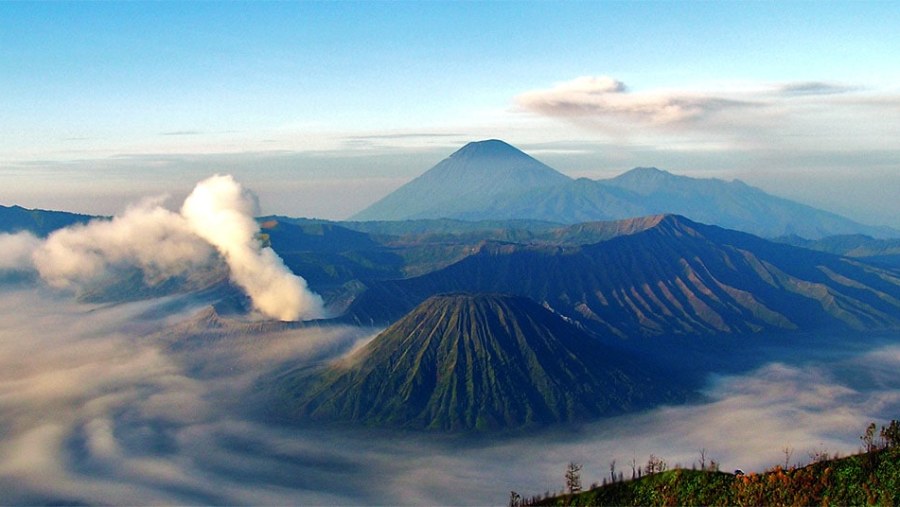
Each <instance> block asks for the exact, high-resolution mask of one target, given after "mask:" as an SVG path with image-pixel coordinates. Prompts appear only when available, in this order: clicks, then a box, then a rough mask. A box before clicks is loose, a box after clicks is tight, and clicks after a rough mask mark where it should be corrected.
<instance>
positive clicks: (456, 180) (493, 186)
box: [353, 139, 571, 220]
mask: <svg viewBox="0 0 900 507" xmlns="http://www.w3.org/2000/svg"><path fill="white" fill-rule="evenodd" d="M570 181H571V179H570V178H569V177H568V176H566V175H564V174H562V173H560V172H557V171H556V170H555V169H553V168H551V167H549V166H547V165H546V164H544V163H542V162H540V161H538V160H536V159H535V158H533V157H531V156H529V155H527V154H525V153H523V152H522V151H520V150H519V149H517V148H515V147H514V146H512V145H510V144H508V143H505V142H503V141H500V140H498V139H490V140H486V141H477V142H472V143H469V144H466V145H465V146H463V147H462V148H460V149H459V150H457V151H456V152H454V153H453V154H451V155H450V156H449V157H447V158H445V159H444V160H442V161H441V162H439V163H438V164H437V165H435V166H434V167H432V168H431V169H429V170H428V171H426V172H425V173H423V174H422V175H420V176H419V177H417V178H415V179H414V180H412V181H410V182H409V183H407V184H406V185H403V186H402V187H400V188H399V189H397V190H396V191H394V192H393V193H391V194H389V195H388V196H387V197H385V198H384V199H382V200H380V201H378V202H376V203H375V204H373V205H372V206H370V207H368V208H367V209H365V210H363V211H361V212H360V213H358V214H357V215H356V216H354V217H353V218H354V219H355V220H408V219H417V218H466V215H467V214H468V213H471V212H472V210H484V209H487V208H489V207H490V206H491V205H492V204H493V203H494V202H495V200H496V199H498V198H499V197H501V196H504V195H516V194H520V193H522V192H527V191H528V190H531V189H535V188H547V187H555V186H559V185H563V184H566V183H568V182H570Z"/></svg>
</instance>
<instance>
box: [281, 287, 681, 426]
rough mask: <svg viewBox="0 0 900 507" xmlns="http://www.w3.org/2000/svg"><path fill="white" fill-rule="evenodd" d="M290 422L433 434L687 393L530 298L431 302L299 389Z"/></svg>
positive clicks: (290, 382)
mask: <svg viewBox="0 0 900 507" xmlns="http://www.w3.org/2000/svg"><path fill="white" fill-rule="evenodd" d="M282 385H285V386H298V385H299V386H302V388H301V389H297V391H296V393H297V395H296V398H294V399H288V400H281V401H280V402H279V404H280V405H284V406H285V407H286V408H288V410H290V411H292V412H293V413H292V415H293V416H297V415H300V416H305V417H310V418H313V419H327V420H344V421H352V422H357V423H362V424H377V425H389V426H402V427H414V428H429V429H439V430H471V429H478V430H488V429H502V428H517V427H527V426H533V425H541V424H546V423H553V422H564V421H577V420H587V419H591V418H594V417H600V416H605V415H612V414H618V413H622V412H626V411H629V410H633V409H636V408H640V407H646V406H649V405H652V404H654V403H656V402H660V401H677V400H679V399H683V393H678V392H675V391H670V390H669V388H667V387H666V388H660V387H659V386H665V385H667V384H666V382H664V381H663V380H662V378H661V376H660V375H658V374H654V373H652V372H650V371H649V370H648V369H646V368H644V367H641V366H640V365H639V361H636V360H635V359H634V358H632V357H631V356H630V355H627V354H625V353H624V352H620V351H617V350H615V349H614V348H612V347H610V346H609V345H608V344H605V343H604V342H602V341H600V340H598V339H596V338H594V337H592V336H590V335H587V334H586V333H585V332H583V331H581V330H579V329H578V328H576V327H575V326H574V325H572V324H569V323H568V322H566V321H565V320H563V318H562V317H560V316H559V315H557V314H555V313H553V312H551V311H550V310H547V309H546V308H544V307H543V306H541V305H539V304H538V303H536V302H534V301H532V300H531V299H528V298H524V297H516V296H505V295H496V294H488V295H485V294H448V295H438V296H433V297H431V298H429V299H427V300H426V301H424V302H423V303H421V304H420V305H419V306H418V307H416V308H415V309H414V310H413V311H411V312H410V313H409V314H407V315H406V316H405V317H403V318H402V319H400V320H399V321H397V322H396V323H395V324H393V325H392V326H390V327H389V328H388V329H386V330H385V331H384V332H383V333H381V334H380V335H378V336H377V337H376V338H374V339H373V340H372V341H371V342H369V344H368V345H367V346H366V347H365V348H364V349H362V350H360V351H359V352H358V353H357V355H355V356H354V357H353V358H352V359H351V360H348V361H344V362H339V363H336V364H334V365H332V366H331V367H329V368H328V369H326V370H325V371H323V372H321V373H319V374H317V375H315V376H313V377H311V378H308V379H307V380H306V382H305V383H304V382H302V381H301V382H298V379H297V377H294V376H292V375H288V376H286V377H285V378H283V379H282Z"/></svg>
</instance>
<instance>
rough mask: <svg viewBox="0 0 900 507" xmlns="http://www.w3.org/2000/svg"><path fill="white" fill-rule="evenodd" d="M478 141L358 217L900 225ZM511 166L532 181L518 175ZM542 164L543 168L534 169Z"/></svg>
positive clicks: (815, 229) (824, 230)
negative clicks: (558, 164)
mask: <svg viewBox="0 0 900 507" xmlns="http://www.w3.org/2000/svg"><path fill="white" fill-rule="evenodd" d="M480 143H483V144H479V143H469V144H467V145H466V146H464V147H463V148H461V149H460V150H458V151H457V152H455V153H453V154H452V155H450V156H449V157H447V158H446V159H444V160H443V161H441V162H439V163H438V164H437V165H436V166H434V167H433V168H431V169H429V170H428V171H426V172H425V173H423V174H422V175H420V176H419V177H417V178H415V179H413V180H412V181H410V182H409V183H407V184H406V185H403V186H401V187H400V188H399V189H397V190H396V191H394V192H392V193H390V194H388V195H387V196H385V197H384V198H383V199H381V200H380V201H378V202H377V203H375V204H373V205H372V206H370V207H368V208H366V209H365V210H363V211H361V212H359V213H357V214H356V215H354V216H353V217H351V219H352V220H408V219H420V218H432V219H436V218H448V219H463V220H486V219H494V220H496V219H522V220H538V221H547V222H557V223H566V224H572V223H579V222H587V221H596V220H616V219H622V218H628V217H633V216H643V215H652V214H658V213H674V214H679V215H684V216H687V217H689V218H691V219H693V220H696V221H700V222H705V223H711V224H715V225H719V226H722V227H727V228H732V229H738V230H742V231H744V232H749V233H752V234H756V235H759V236H764V237H778V236H786V235H790V234H796V235H799V236H802V237H805V238H808V239H819V238H822V237H825V236H832V235H837V234H855V233H862V234H868V235H871V236H876V237H900V231H898V230H895V229H892V228H890V227H884V226H870V225H865V224H861V223H858V222H855V221H853V220H851V219H849V218H846V217H843V216H840V215H838V214H836V213H832V212H829V211H825V210H820V209H817V208H814V207H812V206H809V205H806V204H802V203H799V202H795V201H791V200H789V199H785V198H782V197H778V196H774V195H771V194H769V193H767V192H765V191H763V190H761V189H759V188H757V187H753V186H751V185H748V184H747V183H744V182H743V181H740V180H732V181H725V180H720V179H715V178H691V177H687V176H681V175H675V174H672V173H670V172H668V171H664V170H662V169H658V168H655V167H636V168H634V169H631V170H629V171H626V172H625V173H622V174H620V175H618V176H616V177H613V178H610V179H605V180H591V179H587V178H578V179H572V178H569V177H568V176H565V175H564V174H562V173H560V172H558V171H556V170H555V169H552V168H550V167H549V166H547V165H546V164H543V163H541V162H539V161H537V160H535V159H533V158H532V157H530V156H528V155H527V154H525V153H524V152H522V151H520V150H518V149H516V148H514V147H512V146H511V145H509V144H507V143H505V142H503V141H499V140H490V141H481V142H480ZM495 145H496V146H495ZM482 146H485V148H484V149H478V148H479V147H482ZM488 146H490V148H488ZM526 157H527V159H526ZM522 160H529V164H526V166H527V167H528V168H529V169H527V170H526V169H524V167H526V166H522V167H520V166H518V165H517V164H518V162H520V161H522ZM488 167H493V168H494V169H493V170H487V169H486V168H488ZM498 168H501V169H498ZM538 168H540V169H539V170H538ZM513 170H516V171H517V172H516V177H517V178H520V179H522V180H523V181H524V182H525V183H524V184H520V185H511V184H510V181H509V180H510V178H511V176H510V174H512V173H511V171H513ZM538 173H541V174H542V175H543V176H542V177H537V176H535V175H536V174H538ZM476 189H477V190H476Z"/></svg>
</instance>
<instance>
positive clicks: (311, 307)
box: [0, 175, 324, 320]
mask: <svg viewBox="0 0 900 507" xmlns="http://www.w3.org/2000/svg"><path fill="white" fill-rule="evenodd" d="M254 211H255V202H254V200H253V198H252V196H251V194H250V193H249V192H247V191H245V190H244V189H242V188H241V186H240V185H239V184H238V183H237V182H236V181H235V180H234V179H233V178H232V177H231V176H221V175H216V176H212V177H210V178H208V179H206V180H204V181H201V182H200V183H198V184H197V186H196V188H195V189H194V191H193V192H192V193H191V195H190V196H188V198H187V199H186V200H185V202H184V205H183V208H182V210H181V213H176V212H173V211H170V210H168V209H165V208H163V207H162V206H160V204H159V202H158V201H146V202H144V203H142V204H140V205H137V206H133V207H131V208H129V209H128V210H126V212H125V213H124V214H122V215H121V216H117V217H115V218H113V219H112V220H94V221H91V222H89V223H88V224H85V225H75V226H71V227H68V228H65V229H60V230H58V231H56V232H54V233H53V234H51V235H50V236H49V237H48V238H47V240H46V241H44V242H42V243H41V242H40V241H39V240H37V239H36V238H34V237H33V236H30V235H15V236H10V235H4V236H3V237H0V246H7V245H8V248H4V249H3V250H4V251H7V252H8V254H4V255H3V256H2V258H0V269H2V268H3V267H4V266H5V265H6V264H9V267H12V268H23V267H25V266H26V265H27V262H26V261H25V259H27V253H23V252H28V251H30V250H33V254H32V255H31V261H32V262H33V265H34V267H35V268H36V269H37V271H38V273H39V274H40V276H41V278H43V279H44V280H45V281H46V282H47V283H48V284H50V285H52V286H54V287H58V288H73V289H80V288H83V287H85V286H90V284H91V283H95V282H96V281H99V280H104V279H111V278H112V279H115V278H114V277H115V276H116V275H117V274H121V271H122V270H124V269H129V268H131V269H133V268H138V269H140V270H141V272H143V275H144V280H145V282H147V283H148V284H150V285H154V284H156V283H158V282H161V281H164V280H167V279H169V278H172V277H176V276H191V275H195V274H197V273H203V272H211V271H214V270H215V266H216V265H217V263H218V262H221V260H220V259H218V256H217V255H216V252H218V253H219V254H221V257H222V258H224V259H225V262H226V263H227V264H228V267H229V270H230V273H231V279H232V280H233V281H234V282H235V283H236V284H237V285H239V286H240V287H241V288H242V289H244V290H245V291H246V293H247V295H248V296H250V299H251V301H252V304H253V306H254V308H255V309H257V310H259V311H260V312H262V313H263V314H265V315H266V316H267V317H270V318H275V319H280V320H298V319H311V318H317V317H322V316H323V315H324V310H323V302H322V298H321V297H319V296H318V295H316V294H314V293H312V292H311V291H309V289H308V288H307V286H306V281H305V280H303V279H302V278H300V277H298V276H296V275H294V274H293V273H291V271H290V270H289V269H287V267H286V266H285V265H284V263H283V262H282V261H281V258H279V257H278V255H277V254H276V253H275V252H274V251H273V250H272V249H271V248H263V247H262V246H261V245H260V243H259V241H258V239H257V235H258V233H259V226H258V225H257V224H256V221H255V220H254V219H253V216H254Z"/></svg>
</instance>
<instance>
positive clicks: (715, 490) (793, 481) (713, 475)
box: [537, 448, 900, 505]
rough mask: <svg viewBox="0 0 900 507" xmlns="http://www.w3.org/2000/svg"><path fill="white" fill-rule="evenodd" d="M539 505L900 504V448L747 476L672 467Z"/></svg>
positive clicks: (551, 499)
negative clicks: (668, 469) (633, 479)
mask: <svg viewBox="0 0 900 507" xmlns="http://www.w3.org/2000/svg"><path fill="white" fill-rule="evenodd" d="M537 505H900V449H898V448H893V449H884V450H879V451H874V452H871V453H865V454H858V455H855V456H850V457H847V458H841V459H835V460H826V461H820V462H817V463H813V464H811V465H808V466H805V467H802V468H792V469H788V470H782V469H781V467H776V468H774V469H772V470H769V471H767V472H765V473H762V474H747V475H743V476H735V475H732V474H727V473H723V472H701V471H694V470H683V469H678V470H671V471H667V472H662V473H658V474H654V475H649V476H646V477H643V478H641V479H638V480H635V481H628V482H621V483H615V484H610V485H606V486H601V487H599V488H595V489H592V490H590V491H586V492H584V493H581V494H578V495H564V496H558V497H551V498H547V499H544V500H541V501H539V502H538V503H537Z"/></svg>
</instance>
